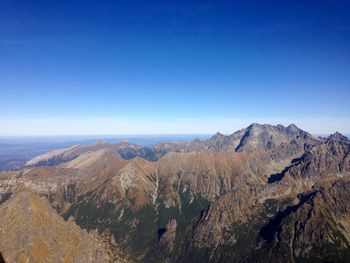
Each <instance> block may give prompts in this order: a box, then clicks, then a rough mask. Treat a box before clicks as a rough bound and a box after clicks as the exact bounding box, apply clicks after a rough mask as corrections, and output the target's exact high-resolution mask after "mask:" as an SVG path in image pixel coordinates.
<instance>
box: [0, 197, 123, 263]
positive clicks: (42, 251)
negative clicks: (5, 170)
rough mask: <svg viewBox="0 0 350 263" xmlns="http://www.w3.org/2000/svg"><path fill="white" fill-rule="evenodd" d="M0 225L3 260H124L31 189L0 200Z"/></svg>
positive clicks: (116, 252)
mask: <svg viewBox="0 0 350 263" xmlns="http://www.w3.org/2000/svg"><path fill="white" fill-rule="evenodd" d="M0 226H1V227H0V251H1V252H2V254H3V257H4V258H5V260H6V261H7V262H127V260H126V258H125V257H123V256H121V255H118V251H112V250H110V248H109V247H108V246H106V244H105V243H104V242H103V241H102V239H100V238H99V237H98V236H94V235H92V234H88V233H87V232H86V231H82V230H81V229H80V228H79V227H78V226H77V225H75V223H74V222H73V221H71V220H69V221H67V222H66V221H64V220H63V219H62V218H61V217H60V216H59V215H57V214H56V211H55V210H53V209H52V208H51V206H50V204H49V202H48V201H47V200H46V199H45V198H40V197H38V196H37V195H35V194H33V193H29V192H20V193H18V194H16V195H15V196H14V197H13V198H11V199H10V200H9V201H7V202H5V203H4V204H2V205H1V206H0Z"/></svg>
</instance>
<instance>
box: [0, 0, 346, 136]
mask: <svg viewBox="0 0 350 263" xmlns="http://www.w3.org/2000/svg"><path fill="white" fill-rule="evenodd" d="M239 2H242V3H239ZM243 2H244V3H243ZM349 14H350V2H349V1H345V0H344V1H337V0H335V1H166V0H162V1H151V0H149V1H41V0H36V1H30V0H28V1H15V0H12V1H11V0H3V1H1V3H0V58H1V60H0V92H1V94H0V95H1V96H0V135H50V134H52V135H53V134H55V135H60V134H66V135H67V134H96V133H98V134H126V133H128V134H164V133H167V134H169V133H212V132H215V131H221V132H224V133H231V132H233V131H234V130H236V129H238V128H242V127H244V126H245V125H246V124H249V122H269V123H272V124H276V123H282V124H288V123H290V122H293V123H296V124H297V125H299V126H300V127H301V128H304V129H306V130H308V131H310V132H313V133H327V132H333V131H335V130H339V131H341V132H344V133H349V132H350V107H349V97H350V48H349V47H350V15H349Z"/></svg>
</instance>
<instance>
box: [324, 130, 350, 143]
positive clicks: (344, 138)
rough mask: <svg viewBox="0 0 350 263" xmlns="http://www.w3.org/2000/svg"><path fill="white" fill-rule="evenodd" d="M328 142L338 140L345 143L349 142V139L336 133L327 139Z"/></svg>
mask: <svg viewBox="0 0 350 263" xmlns="http://www.w3.org/2000/svg"><path fill="white" fill-rule="evenodd" d="M328 140H338V141H344V142H347V141H349V139H348V137H346V136H344V135H343V134H341V133H340V132H335V133H333V134H331V135H329V136H328V137H327V141H328Z"/></svg>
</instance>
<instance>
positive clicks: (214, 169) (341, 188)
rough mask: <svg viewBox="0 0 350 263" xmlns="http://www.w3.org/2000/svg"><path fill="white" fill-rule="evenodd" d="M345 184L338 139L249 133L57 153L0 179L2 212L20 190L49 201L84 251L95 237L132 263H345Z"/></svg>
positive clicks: (348, 163) (348, 147)
mask: <svg viewBox="0 0 350 263" xmlns="http://www.w3.org/2000/svg"><path fill="white" fill-rule="evenodd" d="M349 184H350V142H349V141H348V140H347V139H345V138H344V136H342V135H340V134H335V135H334V136H330V137H328V138H327V139H326V140H319V139H316V138H314V137H313V136H312V135H310V134H309V133H307V132H305V131H302V130H301V129H299V128H298V127H296V126H295V125H289V126H288V127H284V126H282V125H277V126H272V125H266V124H265V125H260V124H252V125H250V126H249V127H247V128H245V129H242V130H240V131H237V132H235V133H233V134H232V135H229V136H226V135H223V134H220V133H217V134H215V135H214V136H213V137H212V138H210V139H208V140H205V141H200V140H195V141H192V142H188V143H159V144H156V145H154V146H153V147H142V146H137V145H133V144H129V143H120V144H115V145H113V144H108V143H104V142H100V143H97V144H95V145H91V146H74V147H72V148H69V149H64V150H59V151H54V152H51V153H49V154H46V155H43V156H39V157H37V158H34V159H33V160H32V161H31V162H30V163H29V164H28V166H27V167H25V168H23V169H22V170H20V171H16V172H8V173H0V194H1V195H0V203H2V206H1V207H3V206H14V205H10V204H12V203H11V202H15V201H16V200H17V201H16V202H17V203H20V204H22V203H25V202H27V201H25V199H28V197H26V198H24V197H23V198H22V199H21V198H18V196H22V195H23V194H22V191H23V189H27V190H30V191H32V192H34V193H35V194H36V195H40V196H45V197H46V198H47V199H48V200H49V203H48V202H46V206H48V207H49V206H52V207H53V208H54V209H55V210H52V209H51V208H50V209H51V210H50V211H51V212H50V214H51V213H53V212H55V217H59V216H58V215H57V214H56V211H57V213H58V214H59V215H60V216H62V217H63V218H64V219H65V220H68V219H69V218H71V220H74V221H75V223H76V224H77V225H79V226H80V227H81V228H83V229H86V230H88V231H94V232H95V233H96V234H95V237H94V238H93V237H91V234H87V233H86V236H87V237H86V240H91V239H94V240H95V239H96V240H99V238H100V237H101V236H102V235H103V236H104V237H106V238H107V239H108V240H109V241H110V242H107V243H108V244H112V245H110V246H108V248H107V250H108V249H111V248H112V250H113V251H119V249H117V248H119V247H120V249H121V250H122V251H123V253H125V254H127V255H128V256H129V257H131V258H132V259H134V260H136V261H140V262H203V261H204V262H320V261H321V262H324V261H331V262H347V261H348V260H349V255H350V239H349V237H350V223H349V222H350V207H349V204H350V202H349V201H350V200H349V198H350V197H349V190H348V189H349V186H350V185H349ZM13 200H15V201H13ZM39 200H44V199H41V198H39ZM17 206H19V207H20V205H18V204H17ZM29 207H30V206H29ZM21 209H22V210H23V211H25V207H22V208H21ZM8 210H9V209H8ZM45 211H46V209H45ZM5 214H6V213H5ZM29 214H30V213H29ZM0 218H2V215H0ZM59 220H62V222H63V223H66V224H73V222H70V221H69V220H68V222H66V221H63V219H61V218H60V217H59ZM4 224H5V225H7V224H10V220H8V221H6V222H5V223H3V224H1V226H3V225H4ZM18 224H19V225H20V226H21V225H24V227H23V229H24V228H26V227H27V224H28V223H27V222H24V221H18ZM73 225H74V224H73ZM74 227H75V228H78V229H79V227H77V226H76V225H74ZM43 228H45V227H44V226H43ZM48 229H49V230H47V231H51V232H52V231H53V232H55V231H54V230H55V228H52V229H51V228H50V227H48ZM50 229H51V230H50ZM58 230H60V229H58ZM58 230H57V231H58ZM23 231H24V230H23ZM77 231H78V230H77ZM80 231H81V230H80ZM51 232H45V238H43V239H42V241H44V242H46V244H47V245H48V246H50V244H51V243H50V242H51V241H50V240H51V239H50V237H49V236H50V235H51V234H50V233H51ZM72 232H73V231H72ZM46 235H48V236H46ZM52 235H53V233H52ZM82 235H83V234H82ZM18 236H20V232H16V230H14V232H13V238H14V240H16V238H17V239H18ZM7 238H10V237H7ZM7 238H6V239H5V240H7ZM30 238H32V235H28V236H27V239H28V240H29V239H30ZM46 239H47V240H46ZM1 240H3V239H1ZM9 240H10V239H9ZM84 240H85V239H84ZM33 242H34V241H32V240H31V239H30V242H29V243H30V244H32V243H33ZM69 242H70V241H66V244H68V243H69ZM98 244H101V243H98ZM61 246H62V247H63V248H62V249H68V247H66V246H65V245H64V244H61V245H59V246H58V248H60V247H61ZM86 246H87V245H86ZM96 246H97V247H98V251H102V250H103V249H102V246H100V245H96ZM96 246H95V247H96ZM100 248H101V249H102V250H100ZM0 251H1V252H2V254H3V256H4V257H5V260H6V259H7V258H6V256H7V254H6V253H7V252H6V251H4V250H3V248H2V247H0ZM91 251H94V250H93V249H91ZM101 253H102V252H101ZM118 253H119V252H118ZM98 255H102V254H98ZM103 255H104V254H103ZM118 255H119V256H120V257H119V258H124V257H122V256H121V254H118Z"/></svg>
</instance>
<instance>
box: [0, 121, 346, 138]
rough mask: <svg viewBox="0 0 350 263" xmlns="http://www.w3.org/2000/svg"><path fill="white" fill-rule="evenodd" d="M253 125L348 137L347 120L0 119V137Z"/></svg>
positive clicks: (183, 131) (186, 130)
mask: <svg viewBox="0 0 350 263" xmlns="http://www.w3.org/2000/svg"><path fill="white" fill-rule="evenodd" d="M254 122H256V123H261V124H264V123H268V124H273V125H276V124H282V125H289V124H291V123H294V124H296V125H297V126H298V127H299V128H301V129H303V130H305V131H307V132H309V133H312V134H330V133H334V132H336V131H339V132H341V133H344V134H347V133H350V118H315V119H312V118H304V119H288V118H272V119H248V118H247V119H238V118H192V119H191V118H183V119H162V118H125V117H120V118H40V119H33V118H30V119H19V118H13V119H4V118H0V136H48V135H59V136H62V135H79V136H81V135H167V134H168V135H173V134H213V133H215V132H221V133H224V134H231V133H233V132H235V131H237V130H240V129H242V128H245V127H247V126H248V125H250V124H251V123H254Z"/></svg>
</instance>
